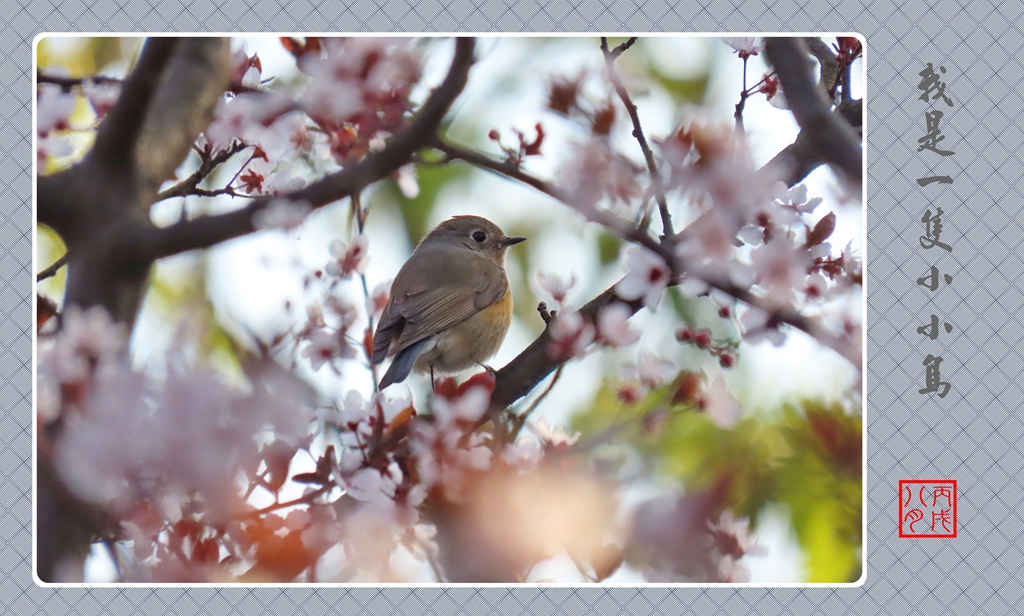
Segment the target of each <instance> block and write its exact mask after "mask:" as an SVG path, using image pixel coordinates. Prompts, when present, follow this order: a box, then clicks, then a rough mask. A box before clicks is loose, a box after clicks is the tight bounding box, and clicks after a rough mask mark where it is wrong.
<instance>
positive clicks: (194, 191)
mask: <svg viewBox="0 0 1024 616" xmlns="http://www.w3.org/2000/svg"><path fill="white" fill-rule="evenodd" d="M247 147H249V146H248V144H245V143H242V142H240V141H236V142H234V143H232V144H231V146H229V147H228V148H227V149H226V150H221V151H220V152H217V153H216V154H214V155H213V156H210V157H208V158H204V160H203V162H202V163H200V165H199V168H198V169H196V170H195V172H193V173H192V175H190V176H188V177H187V178H185V179H184V180H182V181H180V182H178V183H177V184H175V185H174V186H171V187H170V188H168V189H167V190H164V191H161V192H160V193H158V194H157V196H156V200H157V201H163V200H165V199H170V198H171V197H187V196H190V195H198V196H213V195H212V194H210V192H216V191H208V192H207V193H206V194H201V193H200V191H199V189H198V188H197V187H198V186H199V183H200V182H202V181H203V180H204V179H206V178H207V177H208V176H209V175H210V174H211V173H213V171H214V170H215V169H216V168H217V167H219V166H220V165H221V164H222V163H225V162H227V161H228V159H230V158H231V157H232V156H234V155H235V154H237V153H239V152H241V151H242V150H244V149H246V148H247ZM200 155H201V154H200ZM250 160H252V159H250ZM242 167H243V168H244V167H245V165H242ZM228 184H229V185H230V184H231V182H228ZM221 190H224V189H221ZM220 194H225V193H220Z"/></svg>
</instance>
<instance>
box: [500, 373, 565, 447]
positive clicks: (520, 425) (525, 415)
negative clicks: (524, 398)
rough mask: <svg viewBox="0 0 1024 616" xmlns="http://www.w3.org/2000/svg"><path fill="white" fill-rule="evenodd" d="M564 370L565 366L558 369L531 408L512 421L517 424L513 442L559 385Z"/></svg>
mask: <svg viewBox="0 0 1024 616" xmlns="http://www.w3.org/2000/svg"><path fill="white" fill-rule="evenodd" d="M563 368H565V364H562V365H561V366H559V367H558V369H556V370H555V376H553V377H552V378H551V382H550V383H548V386H547V387H546V388H544V391H542V392H541V393H540V395H539V396H537V398H536V399H535V400H534V401H533V402H531V403H530V406H528V407H527V408H526V410H525V411H523V412H522V413H519V414H518V415H516V416H515V417H514V418H513V419H512V422H513V423H514V424H515V426H514V427H513V428H512V434H511V437H510V441H511V442H513V443H514V442H515V441H516V437H518V436H519V432H520V431H521V430H522V429H523V425H525V424H526V420H527V419H529V418H530V415H531V414H533V412H534V411H536V410H537V407H538V406H540V403H541V402H543V401H544V398H547V397H548V394H550V393H551V390H552V389H554V388H555V385H556V384H557V383H558V379H559V378H560V377H561V376H562V369H563Z"/></svg>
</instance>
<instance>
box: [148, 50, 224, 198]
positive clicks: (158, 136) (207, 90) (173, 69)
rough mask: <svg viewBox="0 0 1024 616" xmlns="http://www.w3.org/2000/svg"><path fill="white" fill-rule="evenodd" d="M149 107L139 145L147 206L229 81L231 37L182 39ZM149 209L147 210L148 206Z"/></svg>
mask: <svg viewBox="0 0 1024 616" xmlns="http://www.w3.org/2000/svg"><path fill="white" fill-rule="evenodd" d="M163 73H164V74H163V76H162V79H161V82H160V84H159V87H158V90H157V93H156V97H155V98H154V99H153V101H152V104H151V105H150V106H149V108H148V109H147V111H146V115H145V122H144V124H143V126H142V130H141V132H140V134H139V138H138V143H137V146H136V148H135V172H136V187H137V191H138V203H139V205H140V206H141V207H144V208H148V207H149V206H150V204H151V203H152V202H153V201H154V200H155V197H156V192H157V190H158V189H159V187H160V185H161V184H163V183H164V182H165V181H166V180H168V179H169V178H172V177H174V171H175V170H176V169H177V168H178V167H179V166H180V165H181V162H182V161H183V160H185V156H186V155H187V154H188V152H189V149H190V148H191V147H192V144H193V143H194V142H195V140H196V137H197V136H198V135H199V133H200V132H201V131H202V130H203V129H204V128H206V127H207V126H209V124H210V121H211V119H212V118H213V108H214V106H215V105H216V104H217V101H218V100H220V98H221V97H222V96H223V95H224V91H225V90H226V89H227V88H228V86H229V84H230V82H231V42H230V41H229V40H228V39H227V38H213V37H193V38H187V39H184V40H183V41H181V42H180V43H179V44H178V47H177V49H176V51H175V53H174V56H173V57H172V59H171V61H170V63H169V64H168V65H167V67H166V69H165V70H164V71H163ZM147 211H148V210H147Z"/></svg>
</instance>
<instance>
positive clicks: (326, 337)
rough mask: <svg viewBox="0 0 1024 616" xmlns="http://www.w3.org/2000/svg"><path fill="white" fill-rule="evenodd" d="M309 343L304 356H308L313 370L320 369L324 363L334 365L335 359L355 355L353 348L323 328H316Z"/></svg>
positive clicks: (304, 349)
mask: <svg viewBox="0 0 1024 616" xmlns="http://www.w3.org/2000/svg"><path fill="white" fill-rule="evenodd" d="M307 339H308V340H309V344H307V345H306V346H305V347H304V348H303V349H302V356H303V357H308V358H309V361H310V367H312V368H313V371H314V372H316V371H319V370H320V368H322V367H323V365H324V364H330V365H331V366H332V367H333V365H334V360H336V359H340V358H343V357H351V356H353V355H354V352H353V351H352V348H351V347H349V346H348V345H347V344H343V343H342V342H341V341H339V340H338V336H337V335H336V334H331V333H328V332H327V331H326V330H323V329H314V330H313V331H311V332H309V336H308V338H307Z"/></svg>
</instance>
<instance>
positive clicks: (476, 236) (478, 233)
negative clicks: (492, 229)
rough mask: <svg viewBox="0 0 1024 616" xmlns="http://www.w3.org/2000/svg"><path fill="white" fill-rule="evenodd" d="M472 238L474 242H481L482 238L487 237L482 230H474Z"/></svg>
mask: <svg viewBox="0 0 1024 616" xmlns="http://www.w3.org/2000/svg"><path fill="white" fill-rule="evenodd" d="M473 239H474V240H475V241H476V243H478V244H483V242H484V240H486V239H487V234H486V233H484V232H483V231H474V232H473Z"/></svg>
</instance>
